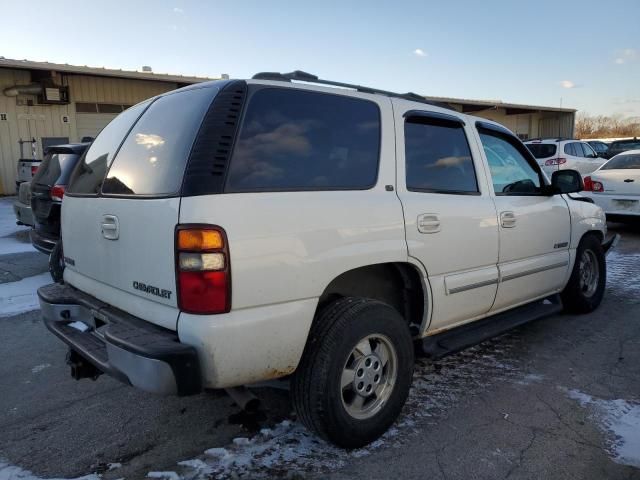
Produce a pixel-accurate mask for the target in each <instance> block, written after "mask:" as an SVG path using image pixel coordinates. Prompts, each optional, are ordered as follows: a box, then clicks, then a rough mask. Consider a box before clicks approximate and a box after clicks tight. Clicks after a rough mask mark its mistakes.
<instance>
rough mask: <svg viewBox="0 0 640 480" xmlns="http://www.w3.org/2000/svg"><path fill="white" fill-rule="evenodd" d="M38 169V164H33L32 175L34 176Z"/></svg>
mask: <svg viewBox="0 0 640 480" xmlns="http://www.w3.org/2000/svg"><path fill="white" fill-rule="evenodd" d="M37 171H38V167H37V166H36V165H32V166H31V176H32V177H33V176H34V175H35V174H36V172H37Z"/></svg>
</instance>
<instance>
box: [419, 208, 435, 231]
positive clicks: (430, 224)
mask: <svg viewBox="0 0 640 480" xmlns="http://www.w3.org/2000/svg"><path fill="white" fill-rule="evenodd" d="M417 224H418V231H419V232H420V233H438V232H439V231H440V219H439V218H438V214H436V213H423V214H421V215H418V222H417Z"/></svg>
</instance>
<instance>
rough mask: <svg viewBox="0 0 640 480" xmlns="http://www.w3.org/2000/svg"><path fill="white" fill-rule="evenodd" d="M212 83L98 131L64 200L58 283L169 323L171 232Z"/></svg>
mask: <svg viewBox="0 0 640 480" xmlns="http://www.w3.org/2000/svg"><path fill="white" fill-rule="evenodd" d="M217 91H218V88H217V86H215V85H211V84H208V85H206V86H199V87H197V88H193V87H191V88H187V89H183V90H178V91H176V92H172V93H170V94H166V95H163V96H160V97H157V98H154V99H151V100H148V101H145V102H143V103H140V104H138V105H136V106H134V107H131V108H130V109H128V110H126V111H125V112H123V113H122V114H120V115H119V116H118V117H116V118H115V119H114V120H112V121H111V123H109V124H108V125H107V126H106V127H105V128H104V129H103V130H102V132H101V133H100V134H99V135H98V137H97V138H96V139H95V141H94V142H93V143H92V145H91V146H90V148H89V149H88V150H87V152H86V154H85V156H84V158H83V159H82V160H81V161H80V162H79V164H78V166H77V167H76V169H75V170H74V172H73V175H72V178H71V181H70V183H69V187H68V189H67V195H66V196H65V199H64V202H63V209H62V238H63V249H64V257H65V264H66V269H65V274H64V278H65V281H67V282H68V283H70V284H71V285H73V286H75V287H77V288H79V289H80V290H83V291H85V292H87V293H89V294H90V295H93V296H94V297H97V298H98V299H100V300H102V301H104V302H107V303H109V304H111V305H113V306H115V307H117V308H120V309H122V310H125V311H127V312H129V313H131V314H133V315H135V316H137V317H140V318H142V319H144V320H147V321H149V322H152V323H155V324H157V325H160V326H163V327H166V328H170V329H175V328H176V321H177V318H178V309H177V303H176V281H175V263H174V262H175V261H174V236H175V228H176V225H177V223H178V215H179V208H180V190H181V185H182V177H183V174H184V169H185V165H186V163H187V159H188V157H189V154H190V151H191V147H192V144H193V141H194V138H195V136H196V134H197V132H198V129H199V128H200V124H201V123H202V119H203V117H204V114H205V112H206V111H207V109H208V107H209V105H210V104H211V101H212V100H213V98H214V97H215V94H216V92H217Z"/></svg>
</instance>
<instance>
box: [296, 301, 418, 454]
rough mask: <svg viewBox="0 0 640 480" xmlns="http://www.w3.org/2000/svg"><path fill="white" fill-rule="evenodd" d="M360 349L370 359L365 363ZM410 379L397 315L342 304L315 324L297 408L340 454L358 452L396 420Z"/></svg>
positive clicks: (405, 334)
mask: <svg viewBox="0 0 640 480" xmlns="http://www.w3.org/2000/svg"><path fill="white" fill-rule="evenodd" d="M357 345H359V347H358V348H359V349H360V350H362V351H363V352H364V353H367V352H366V350H367V348H366V345H368V346H369V349H370V350H371V352H370V353H369V355H363V354H362V353H361V351H359V350H358V349H356V346H357ZM385 357H386V361H385ZM376 359H377V360H376ZM345 370H346V372H345V375H344V376H345V379H346V381H347V382H348V383H347V384H346V386H344V387H343V386H341V384H342V383H343V382H342V379H343V371H345ZM360 374H361V376H360V377H358V378H356V376H357V375H360ZM412 375H413V342H412V339H411V334H410V332H409V327H408V325H407V323H406V321H405V320H404V319H403V318H402V317H401V316H400V314H399V313H398V312H397V311H396V310H395V309H394V308H392V307H391V306H389V305H387V304H385V303H382V302H379V301H376V300H369V299H363V298H354V297H347V298H342V299H340V300H337V301H335V302H333V303H331V304H330V305H329V306H327V307H326V308H325V309H323V310H322V311H321V312H320V313H319V315H318V316H317V317H316V319H315V320H314V324H313V326H312V328H311V332H310V334H309V338H308V340H307V345H306V346H305V349H304V352H303V354H302V359H301V361H300V364H299V366H298V368H297V370H296V372H295V373H294V375H293V378H292V385H291V397H292V402H293V406H294V408H295V410H296V413H297V415H298V419H299V420H300V421H301V422H302V423H303V424H304V425H305V426H306V427H307V428H308V429H309V430H311V431H313V432H315V433H316V434H317V435H319V436H320V437H322V438H323V439H325V440H327V441H329V442H331V443H333V444H335V445H337V446H339V447H343V448H358V447H362V446H364V445H367V444H368V443H370V442H372V441H374V440H375V439H377V438H378V437H380V436H381V435H382V434H383V433H384V432H386V431H387V429H388V428H389V427H390V426H391V425H392V424H393V422H394V421H395V420H396V418H397V417H398V415H399V414H400V411H401V410H402V407H403V405H404V403H405V401H406V399H407V395H408V394H409V387H410V386H411V379H412ZM394 377H395V380H394ZM351 379H353V381H351ZM358 388H360V389H361V390H360V392H361V394H358V393H357V389H358ZM360 397H361V398H362V399H363V400H362V401H361V400H360ZM361 403H362V405H361Z"/></svg>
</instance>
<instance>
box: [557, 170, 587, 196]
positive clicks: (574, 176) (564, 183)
mask: <svg viewBox="0 0 640 480" xmlns="http://www.w3.org/2000/svg"><path fill="white" fill-rule="evenodd" d="M551 186H553V187H555V188H556V190H557V191H558V192H559V193H577V192H581V191H582V190H584V182H583V181H582V175H580V172H578V171H577V170H556V171H555V172H553V174H551Z"/></svg>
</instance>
